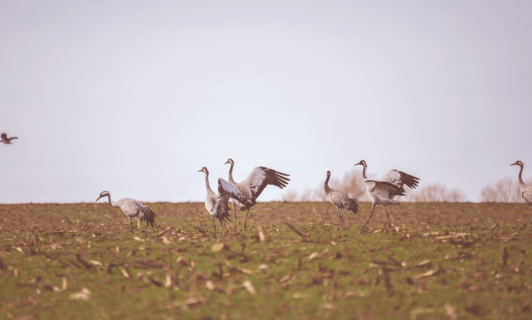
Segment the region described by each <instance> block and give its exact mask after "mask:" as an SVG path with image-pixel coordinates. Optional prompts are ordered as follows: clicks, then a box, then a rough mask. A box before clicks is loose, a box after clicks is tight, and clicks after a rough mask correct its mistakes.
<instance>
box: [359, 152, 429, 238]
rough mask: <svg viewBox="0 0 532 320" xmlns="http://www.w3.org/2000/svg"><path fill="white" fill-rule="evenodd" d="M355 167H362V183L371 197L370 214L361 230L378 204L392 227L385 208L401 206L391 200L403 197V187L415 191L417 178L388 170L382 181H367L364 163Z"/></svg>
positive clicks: (361, 162) (417, 182)
mask: <svg viewBox="0 0 532 320" xmlns="http://www.w3.org/2000/svg"><path fill="white" fill-rule="evenodd" d="M356 165H361V166H363V167H364V169H363V170H362V176H363V177H364V182H365V183H366V190H367V191H368V194H369V196H370V197H371V213H370V215H369V218H368V220H366V222H365V223H364V225H363V226H362V229H364V227H365V226H366V224H367V223H368V221H369V219H371V216H372V215H373V210H374V209H375V207H376V206H378V205H379V204H380V205H382V206H383V207H384V210H385V211H386V216H387V217H388V222H389V223H390V226H392V222H391V221H390V215H389V214H388V210H387V209H386V206H389V205H394V204H397V205H401V204H400V203H399V202H398V201H395V200H394V199H393V198H395V197H396V196H404V195H405V189H404V187H403V186H404V185H406V186H408V187H409V188H412V189H415V188H416V187H417V186H418V185H419V178H416V177H414V176H411V175H409V174H406V173H404V172H402V171H398V170H390V171H388V172H387V173H386V174H385V175H384V179H383V180H378V179H368V178H367V177H366V168H367V167H368V165H367V164H366V161H364V160H360V162H359V163H357V164H355V166H356Z"/></svg>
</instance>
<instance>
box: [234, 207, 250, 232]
mask: <svg viewBox="0 0 532 320" xmlns="http://www.w3.org/2000/svg"><path fill="white" fill-rule="evenodd" d="M248 215H249V209H248V213H246V220H245V221H244V231H245V230H246V223H247V222H248ZM235 217H236V215H235Z"/></svg>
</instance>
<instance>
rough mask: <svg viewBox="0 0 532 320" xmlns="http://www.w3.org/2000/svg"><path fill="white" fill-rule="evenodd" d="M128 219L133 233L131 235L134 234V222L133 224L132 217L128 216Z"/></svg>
mask: <svg viewBox="0 0 532 320" xmlns="http://www.w3.org/2000/svg"><path fill="white" fill-rule="evenodd" d="M127 218H128V219H129V225H130V226H131V228H130V229H129V231H131V234H133V222H131V217H130V216H128V217H127Z"/></svg>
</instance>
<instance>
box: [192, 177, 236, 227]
mask: <svg viewBox="0 0 532 320" xmlns="http://www.w3.org/2000/svg"><path fill="white" fill-rule="evenodd" d="M198 172H204V173H205V186H206V187H207V197H205V208H206V209H207V211H208V212H209V213H210V214H211V217H212V226H213V227H214V233H216V224H214V218H217V219H218V220H220V225H221V226H222V233H223V230H224V229H223V228H224V225H223V222H224V220H230V217H231V216H230V215H229V206H228V205H227V204H228V202H229V195H228V191H227V190H225V189H223V187H222V189H223V190H224V193H223V194H222V195H220V196H218V195H216V193H214V191H212V189H211V186H210V185H209V170H208V169H207V168H206V167H203V168H201V170H200V171H198ZM222 180H223V179H222ZM226 183H227V182H226ZM227 185H229V183H227ZM224 186H225V184H224ZM229 186H230V187H229V189H233V191H236V188H234V187H233V186H231V185H229ZM244 201H245V200H244Z"/></svg>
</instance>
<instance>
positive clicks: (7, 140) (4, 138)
mask: <svg viewBox="0 0 532 320" xmlns="http://www.w3.org/2000/svg"><path fill="white" fill-rule="evenodd" d="M0 137H1V138H2V140H0V141H1V142H3V143H4V144H12V143H11V140H14V139H18V137H11V138H8V137H7V134H6V133H5V132H4V133H2V134H1V135H0Z"/></svg>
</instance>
